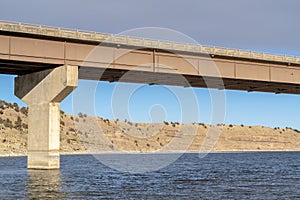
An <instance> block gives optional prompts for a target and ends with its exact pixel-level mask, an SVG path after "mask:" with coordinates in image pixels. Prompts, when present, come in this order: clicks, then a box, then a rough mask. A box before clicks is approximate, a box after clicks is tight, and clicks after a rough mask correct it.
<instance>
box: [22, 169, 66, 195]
mask: <svg viewBox="0 0 300 200" xmlns="http://www.w3.org/2000/svg"><path fill="white" fill-rule="evenodd" d="M26 189H27V197H28V198H29V199H36V198H38V199H44V198H55V199H63V198H64V197H65V195H64V193H63V192H62V180H61V177H60V171H59V170H28V172H27V181H26Z"/></svg>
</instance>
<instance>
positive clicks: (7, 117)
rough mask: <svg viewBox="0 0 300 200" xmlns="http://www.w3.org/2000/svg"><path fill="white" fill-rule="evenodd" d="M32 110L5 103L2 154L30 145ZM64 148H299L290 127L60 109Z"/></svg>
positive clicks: (299, 137)
mask: <svg viewBox="0 0 300 200" xmlns="http://www.w3.org/2000/svg"><path fill="white" fill-rule="evenodd" d="M27 115H28V109H27V108H25V107H22V108H19V106H18V105H17V104H16V103H14V104H11V103H6V102H4V101H0V153H1V152H2V153H3V152H6V153H7V152H22V153H26V148H27V134H28V123H27ZM60 128H61V136H60V141H61V143H60V144H61V152H65V153H74V152H81V153H82V152H94V151H95V152H112V151H115V152H124V151H129V152H158V151H160V152H169V151H186V150H188V151H193V152H198V151H200V150H202V151H210V150H212V151H299V150H300V133H299V131H298V130H293V129H291V128H284V129H282V128H267V127H261V126H252V127H251V126H243V125H238V126H234V125H217V126H212V125H205V124H198V123H197V124H196V123H194V124H183V125H181V124H179V123H170V122H164V123H162V124H148V123H132V122H127V121H124V122H123V121H119V120H107V119H102V118H98V117H89V116H86V115H84V114H81V113H80V114H79V115H78V116H71V115H68V114H65V113H63V112H61V122H60Z"/></svg>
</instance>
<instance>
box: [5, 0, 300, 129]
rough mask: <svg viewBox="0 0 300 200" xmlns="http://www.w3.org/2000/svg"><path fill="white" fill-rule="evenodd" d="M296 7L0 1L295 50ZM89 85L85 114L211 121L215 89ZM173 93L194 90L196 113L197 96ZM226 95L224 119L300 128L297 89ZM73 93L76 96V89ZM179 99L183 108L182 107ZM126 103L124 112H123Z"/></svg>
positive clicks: (107, 24) (36, 17)
mask: <svg viewBox="0 0 300 200" xmlns="http://www.w3.org/2000/svg"><path fill="white" fill-rule="evenodd" d="M299 7H300V2H299V1H297V0H290V1H288V2H287V1H284V0H278V1H271V0H264V1H259V0H251V1H250V0H244V1H240V0H227V1H220V0H205V1H204V0H187V1H178V0H164V1H158V0H152V1H140V0H114V1H112V0H105V1H103V0H86V1H83V0H82V1H80V0H65V1H58V0H52V1H34V0H27V1H17V0H2V1H1V2H0V19H1V20H11V21H22V22H27V23H35V24H45V25H50V26H59V27H66V28H76V29H83V30H91V31H98V32H106V33H114V34H118V33H120V32H124V31H128V30H130V29H134V28H143V27H162V28H168V29H173V30H176V31H179V32H181V33H183V34H185V35H187V36H189V37H191V38H193V39H194V40H195V41H197V42H198V43H200V44H207V45H214V46H225V47H230V48H240V49H246V50H256V51H264V52H271V53H278V54H288V55H298V56H300V52H299V46H300V40H299V38H298V37H299V35H300V26H298V19H300V13H299V12H298V8H299ZM89 85H90V89H87V90H88V91H90V92H91V93H92V95H93V98H94V100H93V101H94V102H92V103H93V104H94V105H92V106H91V107H89V108H84V110H85V111H86V112H87V113H88V114H96V115H98V116H102V117H104V118H129V120H131V121H152V120H153V121H159V120H167V121H181V120H182V116H183V113H184V116H185V117H184V119H183V121H186V122H193V121H201V122H205V123H211V122H212V120H211V117H212V113H213V111H212V103H211V97H210V93H211V92H212V93H213V92H216V91H214V90H207V89H198V88H197V89H193V90H191V89H186V88H181V87H159V86H146V85H126V84H125V85H118V84H116V83H106V82H100V83H94V82H93V83H91V82H89V81H80V85H79V91H80V88H86V87H88V86H89ZM95 85H96V89H95ZM0 86H1V87H0V89H1V92H0V98H1V99H4V100H6V101H9V102H18V103H19V104H21V105H23V106H24V105H25V104H23V103H22V102H21V101H20V100H18V99H17V98H16V97H15V96H14V95H13V76H7V75H0ZM122 87H127V88H130V87H136V88H138V89H137V90H136V91H135V93H134V94H133V95H132V96H131V97H130V99H129V100H128V101H126V102H125V101H124V102H125V103H124V102H120V101H117V102H116V99H118V98H116V97H118V95H121V92H120V91H119V92H117V91H118V90H119V88H122ZM122 91H123V92H124V90H122ZM174 91H175V93H177V94H178V95H179V96H180V95H182V96H184V95H188V94H190V93H193V94H195V101H196V102H197V104H198V106H197V107H198V108H199V109H198V110H199V113H198V112H195V110H196V108H195V105H194V103H195V102H193V101H192V100H191V102H189V98H185V99H183V98H179V99H180V100H178V95H177V96H176V95H174ZM225 95H226V104H225V109H226V113H225V114H226V115H225V120H224V123H226V124H244V125H264V126H270V127H277V126H279V127H286V126H288V127H293V128H297V129H300V115H299V110H300V97H299V96H298V95H285V94H277V95H275V94H270V93H256V92H253V93H248V92H243V91H228V90H227V91H225ZM74 96H75V101H76V93H74ZM74 96H72V95H70V96H69V97H68V98H67V99H66V100H64V101H63V102H62V105H61V108H62V109H63V110H65V111H66V112H68V113H73V112H76V111H77V108H74V104H73V103H72V100H73V99H74ZM182 99H183V100H182ZM181 101H184V105H185V106H183V107H182V105H180V104H181V103H182V102H181ZM123 103H124V106H123ZM188 105H189V106H188ZM124 107H126V108H128V110H129V114H130V116H126V114H125V115H124V113H123V111H122V109H123V108H124ZM94 108H95V109H94ZM93 112H94V113H93ZM195 113H196V114H197V116H196V114H195ZM151 115H152V117H153V116H155V117H154V118H155V119H151ZM221 121H222V120H220V122H221Z"/></svg>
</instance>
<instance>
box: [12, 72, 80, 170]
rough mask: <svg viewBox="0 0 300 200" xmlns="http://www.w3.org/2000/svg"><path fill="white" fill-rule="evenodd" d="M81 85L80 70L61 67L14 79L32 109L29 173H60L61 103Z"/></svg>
mask: <svg viewBox="0 0 300 200" xmlns="http://www.w3.org/2000/svg"><path fill="white" fill-rule="evenodd" d="M77 85H78V67H76V66H62V67H58V68H55V69H50V70H45V71H41V72H35V73H32V74H27V75H23V76H18V77H16V78H15V95H16V96H17V97H19V98H20V99H22V101H24V102H25V103H26V104H27V105H28V108H29V112H28V147H27V148H28V159H27V160H28V163H27V167H28V169H59V167H60V163H59V143H60V102H61V101H62V100H63V99H64V98H65V97H67V96H68V95H69V94H70V93H71V92H72V91H73V90H74V89H75V88H76V87H77Z"/></svg>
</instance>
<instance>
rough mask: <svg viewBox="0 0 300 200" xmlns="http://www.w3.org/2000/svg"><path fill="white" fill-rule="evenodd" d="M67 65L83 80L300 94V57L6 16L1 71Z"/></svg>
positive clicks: (0, 34) (0, 32) (0, 25)
mask: <svg viewBox="0 0 300 200" xmlns="http://www.w3.org/2000/svg"><path fill="white" fill-rule="evenodd" d="M99 44H101V45H99ZM99 55H100V56H99ZM65 64H67V65H76V66H80V70H79V78H82V79H91V80H99V79H100V80H105V81H124V82H135V83H148V84H167V85H181V86H192V87H210V88H219V89H223V88H226V89H235V90H247V91H262V92H275V93H293V94H300V68H299V66H300V58H299V57H293V56H281V55H273V54H267V53H258V52H253V51H243V50H236V49H227V48H220V47H208V46H201V45H193V44H181V43H174V42H168V41H156V40H151V39H143V38H131V37H125V36H118V35H111V34H103V33H94V32H89V31H77V30H70V29H61V28H54V27H46V26H39V25H28V24H23V23H11V22H4V21H0V73H4V74H15V75H22V74H28V73H31V72H35V71H41V70H43V69H49V68H54V67H57V66H61V65H65ZM215 69H217V70H215ZM220 78H221V79H220Z"/></svg>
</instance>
